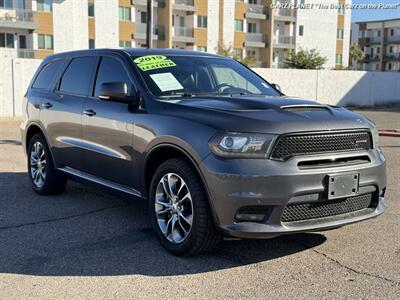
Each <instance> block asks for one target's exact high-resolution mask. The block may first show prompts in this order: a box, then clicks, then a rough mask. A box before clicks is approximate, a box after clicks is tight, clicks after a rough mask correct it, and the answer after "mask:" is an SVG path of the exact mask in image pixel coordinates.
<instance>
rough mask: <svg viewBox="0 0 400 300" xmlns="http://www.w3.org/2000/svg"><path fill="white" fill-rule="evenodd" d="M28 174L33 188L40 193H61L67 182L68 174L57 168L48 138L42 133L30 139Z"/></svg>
mask: <svg viewBox="0 0 400 300" xmlns="http://www.w3.org/2000/svg"><path fill="white" fill-rule="evenodd" d="M28 175H29V178H30V180H31V184H32V188H33V190H34V191H35V192H36V193H38V194H39V195H54V194H59V193H61V192H62V191H64V189H65V185H66V184H67V178H66V176H65V175H64V174H62V173H61V172H59V171H57V170H56V169H55V167H54V164H53V159H52V156H51V153H50V150H49V147H48V146H47V143H46V139H45V138H44V136H43V134H41V133H37V134H35V135H34V136H33V137H32V138H31V139H30V140H29V146H28Z"/></svg>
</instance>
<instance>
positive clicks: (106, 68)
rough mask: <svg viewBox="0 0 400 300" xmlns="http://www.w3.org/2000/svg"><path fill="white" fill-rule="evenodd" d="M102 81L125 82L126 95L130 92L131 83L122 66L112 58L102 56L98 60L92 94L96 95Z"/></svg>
mask: <svg viewBox="0 0 400 300" xmlns="http://www.w3.org/2000/svg"><path fill="white" fill-rule="evenodd" d="M104 82H125V83H126V86H127V87H128V95H130V94H131V90H132V83H131V81H130V79H129V77H128V74H127V73H126V71H125V69H124V67H123V66H122V65H121V64H120V62H119V61H117V60H116V59H114V58H111V57H103V58H102V59H101V62H100V67H99V71H98V73H97V79H96V87H95V89H94V95H95V96H96V97H97V96H98V95H99V93H100V87H101V84H102V83H104Z"/></svg>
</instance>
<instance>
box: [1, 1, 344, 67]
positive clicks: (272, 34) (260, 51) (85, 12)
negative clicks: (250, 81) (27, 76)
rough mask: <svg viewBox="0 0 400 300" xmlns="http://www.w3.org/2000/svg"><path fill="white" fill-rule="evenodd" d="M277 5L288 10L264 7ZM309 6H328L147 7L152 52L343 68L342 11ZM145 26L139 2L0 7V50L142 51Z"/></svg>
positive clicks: (37, 53) (143, 4)
mask: <svg viewBox="0 0 400 300" xmlns="http://www.w3.org/2000/svg"><path fill="white" fill-rule="evenodd" d="M334 2H335V3H336V2H337V4H344V3H349V2H350V1H346V0H335V1H334ZM282 3H291V4H292V5H293V6H292V7H290V8H287V7H282V6H279V5H278V6H277V7H273V6H271V4H282ZM317 3H319V4H320V3H326V4H331V3H332V0H276V1H272V0H153V8H152V9H153V47H158V48H177V49H189V50H197V51H207V52H214V53H215V52H217V51H218V47H221V46H223V47H231V48H232V50H233V52H234V54H235V56H237V57H241V58H245V57H246V56H252V57H254V58H255V65H256V66H260V67H284V59H285V58H286V57H287V55H288V53H289V52H290V51H296V50H299V49H317V50H318V51H319V52H320V53H321V54H322V55H323V56H325V57H327V59H328V60H327V63H326V66H325V67H327V68H333V67H335V66H338V65H343V66H346V64H347V62H348V46H349V39H350V11H345V10H344V9H340V8H334V9H324V10H322V9H315V8H314V9H311V8H310V7H311V6H310V5H311V4H317ZM307 5H309V6H307ZM146 22H147V0H79V1H77V0H0V48H1V49H3V50H4V49H7V48H8V49H7V50H9V51H11V52H12V53H14V55H16V56H18V57H37V58H43V57H45V56H47V55H49V54H51V53H54V52H60V51H67V50H71V49H86V48H104V47H146V46H147V45H146Z"/></svg>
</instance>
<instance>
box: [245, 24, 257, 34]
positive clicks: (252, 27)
mask: <svg viewBox="0 0 400 300" xmlns="http://www.w3.org/2000/svg"><path fill="white" fill-rule="evenodd" d="M247 32H248V33H257V24H256V23H247Z"/></svg>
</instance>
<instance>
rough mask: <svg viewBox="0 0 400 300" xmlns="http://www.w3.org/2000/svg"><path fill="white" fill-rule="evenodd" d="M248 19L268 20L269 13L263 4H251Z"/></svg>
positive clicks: (248, 7) (248, 8) (247, 14)
mask: <svg viewBox="0 0 400 300" xmlns="http://www.w3.org/2000/svg"><path fill="white" fill-rule="evenodd" d="M246 18H250V19H259V20H265V19H267V11H266V9H265V6H264V5H262V4H249V5H248V6H247V13H246Z"/></svg>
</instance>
